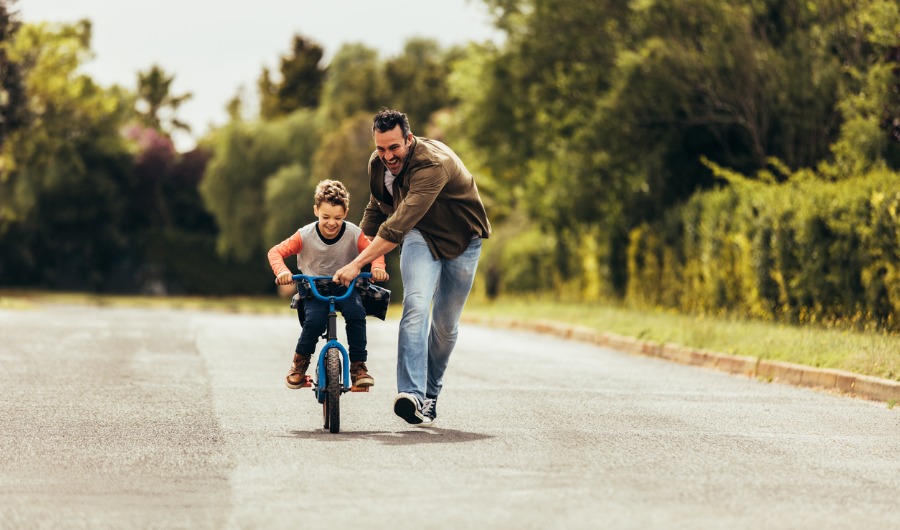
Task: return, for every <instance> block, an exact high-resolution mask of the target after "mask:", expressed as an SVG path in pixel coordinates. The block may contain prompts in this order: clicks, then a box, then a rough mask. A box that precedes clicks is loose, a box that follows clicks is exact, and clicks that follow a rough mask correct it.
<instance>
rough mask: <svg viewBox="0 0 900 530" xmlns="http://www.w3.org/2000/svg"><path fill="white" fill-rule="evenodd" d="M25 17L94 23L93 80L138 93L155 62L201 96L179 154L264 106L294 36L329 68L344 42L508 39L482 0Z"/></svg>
mask: <svg viewBox="0 0 900 530" xmlns="http://www.w3.org/2000/svg"><path fill="white" fill-rule="evenodd" d="M12 7H13V9H14V10H17V11H18V13H19V18H20V20H22V21H24V22H26V23H34V22H75V21H78V20H81V19H84V18H87V19H89V20H90V21H91V23H92V26H93V37H92V42H91V49H92V51H93V53H94V57H93V59H91V60H90V61H89V62H87V63H85V64H84V66H83V70H84V72H85V73H86V74H88V75H90V76H91V77H92V78H93V79H94V81H96V82H97V83H99V84H101V85H103V86H110V85H113V84H118V85H121V86H123V87H127V88H129V89H132V90H133V89H135V88H136V86H137V73H138V72H139V71H143V72H146V71H147V70H149V69H150V67H151V66H152V65H154V64H155V65H158V66H160V67H161V68H162V69H163V70H164V71H165V72H167V73H168V74H174V76H175V78H174V81H173V83H172V87H171V92H172V93H173V94H175V95H180V94H183V93H186V92H190V93H192V94H193V97H192V98H191V99H190V100H188V101H187V102H185V103H183V104H182V106H181V107H180V108H179V112H178V117H179V119H181V120H182V121H185V122H187V123H188V124H189V125H190V126H191V128H192V135H191V136H188V135H178V136H176V137H175V143H176V145H177V146H178V148H179V150H182V151H183V150H187V149H189V148H191V147H193V145H194V143H195V140H196V138H197V137H199V136H203V134H205V133H206V131H208V129H209V126H210V125H222V124H224V123H225V122H226V121H227V119H228V115H227V113H226V111H225V106H226V104H227V102H228V101H229V100H230V99H231V98H233V97H234V96H235V94H237V93H238V91H239V90H240V89H243V93H244V95H245V96H246V98H247V99H251V100H252V101H253V102H255V101H256V100H257V99H258V96H257V93H256V80H257V78H258V77H259V75H260V72H261V71H262V68H263V67H268V68H269V69H270V71H275V72H277V70H278V65H279V59H280V57H281V56H282V55H285V54H287V53H288V52H289V51H290V47H291V42H292V40H293V36H294V35H295V34H298V33H299V34H300V35H303V36H304V37H307V38H311V39H312V40H314V41H316V42H317V43H318V44H319V45H320V46H322V48H323V49H324V51H325V57H324V60H323V62H324V63H326V64H327V62H328V61H329V60H330V59H331V57H332V56H333V55H334V54H335V53H336V52H337V51H338V49H339V48H340V47H341V45H342V44H345V43H362V44H364V45H366V46H368V47H370V48H373V49H375V50H378V52H379V54H380V55H381V57H382V58H383V59H384V58H388V57H391V56H393V55H396V54H398V53H400V52H401V51H402V50H403V46H404V44H405V43H406V41H407V40H408V39H409V38H410V37H427V38H432V39H434V40H436V41H437V42H438V43H439V44H441V45H442V46H450V45H453V44H462V43H465V42H469V41H476V42H483V41H488V40H490V41H494V42H498V43H499V42H502V41H503V34H502V33H501V32H499V31H498V30H496V29H495V28H494V27H493V25H492V24H491V19H490V16H489V14H488V11H487V8H486V7H485V5H484V3H483V2H482V0H418V1H415V0H394V1H392V2H373V1H371V0H316V1H309V0H293V1H289V0H249V1H248V0H240V1H239V0H215V1H211V0H153V1H152V2H132V1H129V0H18V1H17V2H16V3H15V4H14V5H13V6H12Z"/></svg>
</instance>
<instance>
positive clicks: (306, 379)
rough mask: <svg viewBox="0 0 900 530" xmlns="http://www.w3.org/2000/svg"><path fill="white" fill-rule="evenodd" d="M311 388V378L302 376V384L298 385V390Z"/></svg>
mask: <svg viewBox="0 0 900 530" xmlns="http://www.w3.org/2000/svg"><path fill="white" fill-rule="evenodd" d="M311 386H312V377H311V376H308V375H304V376H303V382H302V383H300V388H309V387H311Z"/></svg>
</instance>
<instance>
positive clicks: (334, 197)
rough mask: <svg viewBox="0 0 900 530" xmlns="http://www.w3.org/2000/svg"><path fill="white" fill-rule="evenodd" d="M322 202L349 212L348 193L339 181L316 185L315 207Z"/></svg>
mask: <svg viewBox="0 0 900 530" xmlns="http://www.w3.org/2000/svg"><path fill="white" fill-rule="evenodd" d="M323 202H327V203H328V204H331V205H332V206H343V207H344V210H349V209H350V192H348V191H347V188H345V187H344V184H343V183H342V182H341V181H339V180H323V181H321V182H319V183H318V184H316V194H315V205H316V206H319V205H320V204H322V203H323Z"/></svg>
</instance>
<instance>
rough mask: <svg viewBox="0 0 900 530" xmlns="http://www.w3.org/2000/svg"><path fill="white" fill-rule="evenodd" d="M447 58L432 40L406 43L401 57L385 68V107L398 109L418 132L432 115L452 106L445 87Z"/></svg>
mask: <svg viewBox="0 0 900 530" xmlns="http://www.w3.org/2000/svg"><path fill="white" fill-rule="evenodd" d="M450 57H451V55H450V54H449V53H445V52H443V51H442V50H441V48H440V46H439V45H438V43H437V42H436V41H434V40H432V39H421V38H419V39H415V38H414V39H410V40H409V41H407V43H406V46H404V49H403V53H402V54H400V55H398V56H396V57H393V58H391V59H389V60H388V61H387V62H386V63H385V65H384V71H385V79H386V81H387V84H388V91H387V94H388V99H387V100H386V101H385V103H384V104H385V105H386V106H389V107H394V108H398V109H401V110H402V111H403V112H405V113H406V114H407V116H409V120H410V123H411V124H414V126H415V127H416V130H417V131H422V130H424V129H425V126H426V125H427V124H428V122H429V119H430V118H431V115H432V114H433V113H434V112H435V111H437V110H439V109H441V108H444V107H446V106H448V105H451V104H452V103H453V100H452V98H451V97H450V92H449V89H448V87H447V78H448V77H449V75H450V64H449V63H450V61H449V58H450ZM420 134H421V133H420Z"/></svg>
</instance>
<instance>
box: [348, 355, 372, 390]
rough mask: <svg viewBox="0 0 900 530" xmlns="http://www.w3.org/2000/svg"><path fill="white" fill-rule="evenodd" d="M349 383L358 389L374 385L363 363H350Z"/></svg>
mask: <svg viewBox="0 0 900 530" xmlns="http://www.w3.org/2000/svg"><path fill="white" fill-rule="evenodd" d="M350 381H351V384H352V386H356V387H360V388H364V387H370V386H374V385H375V379H374V378H373V377H372V376H371V375H369V369H368V368H366V362H365V361H355V362H351V363H350Z"/></svg>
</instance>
